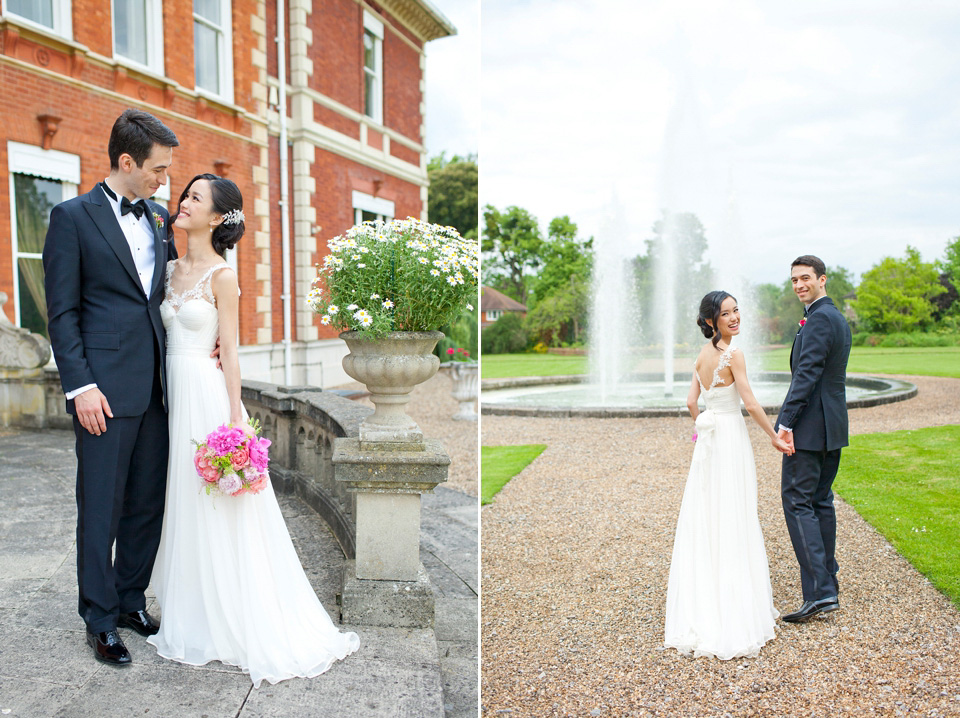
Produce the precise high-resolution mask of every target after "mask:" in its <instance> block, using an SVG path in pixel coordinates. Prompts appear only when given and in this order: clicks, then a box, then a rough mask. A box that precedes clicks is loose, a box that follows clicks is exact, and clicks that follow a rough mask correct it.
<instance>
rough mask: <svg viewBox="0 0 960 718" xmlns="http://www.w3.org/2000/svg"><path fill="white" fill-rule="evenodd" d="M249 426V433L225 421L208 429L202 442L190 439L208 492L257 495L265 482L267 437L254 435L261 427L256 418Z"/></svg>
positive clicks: (195, 464) (266, 480)
mask: <svg viewBox="0 0 960 718" xmlns="http://www.w3.org/2000/svg"><path fill="white" fill-rule="evenodd" d="M250 426H251V427H252V429H253V432H252V433H251V432H250V431H249V430H244V429H242V428H239V427H235V426H232V425H230V424H224V425H223V426H218V427H217V428H216V429H214V430H213V431H211V432H210V434H209V435H208V436H207V438H206V439H205V440H204V442H203V443H202V444H201V443H199V442H196V441H194V442H193V443H194V444H196V447H197V450H196V452H195V453H194V455H193V463H194V466H195V467H196V469H197V475H198V476H199V477H200V478H201V479H203V484H202V485H203V487H204V489H206V492H207V495H210V494H211V493H214V492H216V493H219V494H226V495H228V496H240V495H241V494H258V493H260V492H261V491H263V489H264V487H265V486H266V485H267V482H268V481H269V480H270V473H269V472H268V471H267V463H268V462H269V461H270V457H269V456H268V455H267V448H268V447H269V446H270V440H269V439H264V438H261V437H259V436H257V435H258V434H259V433H260V426H259V424H258V423H257V422H256V421H255V420H254V421H251V422H250Z"/></svg>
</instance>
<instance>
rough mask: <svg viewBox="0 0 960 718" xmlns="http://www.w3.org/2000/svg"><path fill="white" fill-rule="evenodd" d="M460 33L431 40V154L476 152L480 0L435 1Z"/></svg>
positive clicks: (429, 72)
mask: <svg viewBox="0 0 960 718" xmlns="http://www.w3.org/2000/svg"><path fill="white" fill-rule="evenodd" d="M432 1H433V5H434V7H436V8H437V9H438V10H439V11H440V12H441V13H442V14H443V15H444V16H445V17H446V18H447V19H448V20H450V22H452V23H453V25H454V27H456V28H457V34H456V35H454V36H453V37H444V38H441V39H439V40H433V41H432V42H429V43H427V70H426V79H427V84H426V98H427V156H428V157H433V156H434V155H438V154H440V152H441V151H444V150H445V151H446V153H447V156H448V157H452V156H453V155H461V156H463V155H468V154H477V151H478V149H479V145H480V0H432Z"/></svg>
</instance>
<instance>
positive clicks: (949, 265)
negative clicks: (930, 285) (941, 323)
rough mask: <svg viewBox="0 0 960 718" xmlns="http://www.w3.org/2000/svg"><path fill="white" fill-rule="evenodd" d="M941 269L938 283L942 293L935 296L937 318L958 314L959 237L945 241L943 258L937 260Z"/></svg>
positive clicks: (959, 311) (959, 290)
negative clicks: (942, 289) (942, 290)
mask: <svg viewBox="0 0 960 718" xmlns="http://www.w3.org/2000/svg"><path fill="white" fill-rule="evenodd" d="M937 268H938V269H939V270H940V271H941V274H940V284H941V285H942V286H943V288H944V293H943V294H941V295H940V296H938V297H935V298H934V300H933V302H934V304H935V305H936V307H937V311H936V316H937V319H942V318H943V317H945V316H949V315H952V316H960V237H954V238H953V239H951V240H949V241H948V242H947V248H946V251H945V252H944V258H943V259H941V260H939V261H938V262H937Z"/></svg>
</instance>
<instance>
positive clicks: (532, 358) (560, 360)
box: [480, 352, 587, 379]
mask: <svg viewBox="0 0 960 718" xmlns="http://www.w3.org/2000/svg"><path fill="white" fill-rule="evenodd" d="M586 373H587V358H586V357H585V356H569V355H566V354H536V353H533V352H531V353H530V354H484V355H483V356H482V357H481V359H480V378H482V379H506V378H508V377H514V376H559V375H561V374H586Z"/></svg>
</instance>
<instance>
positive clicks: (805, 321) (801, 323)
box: [800, 317, 807, 329]
mask: <svg viewBox="0 0 960 718" xmlns="http://www.w3.org/2000/svg"><path fill="white" fill-rule="evenodd" d="M806 323H807V318H806V317H804V318H803V319H801V320H800V328H801V329H803V325H804V324H806Z"/></svg>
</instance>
